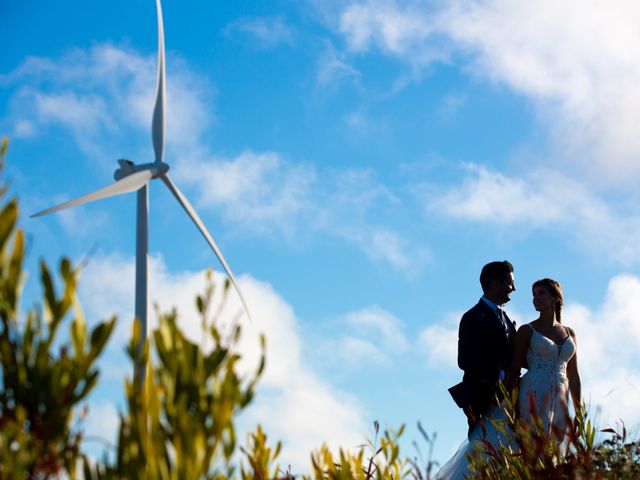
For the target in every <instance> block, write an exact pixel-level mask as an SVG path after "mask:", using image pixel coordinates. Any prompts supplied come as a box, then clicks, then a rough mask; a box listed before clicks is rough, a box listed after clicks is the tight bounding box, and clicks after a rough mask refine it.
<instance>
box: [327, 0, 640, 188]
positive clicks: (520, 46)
mask: <svg viewBox="0 0 640 480" xmlns="http://www.w3.org/2000/svg"><path fill="white" fill-rule="evenodd" d="M332 5H333V7H332V8H333V10H334V15H332V16H329V17H330V18H333V20H332V26H333V28H334V30H335V31H336V32H337V33H338V34H340V35H342V36H343V37H344V39H345V41H346V46H347V50H348V51H350V52H353V53H356V54H359V55H362V54H365V53H367V52H373V51H378V52H380V53H382V54H385V55H389V56H392V57H396V58H400V59H402V60H403V61H405V62H406V63H407V64H409V65H410V66H412V68H413V69H414V70H415V67H416V66H425V65H428V64H430V63H432V62H433V61H442V62H445V63H454V62H455V63H458V64H459V65H461V67H462V68H464V69H466V70H467V71H469V72H472V73H473V74H474V75H476V76H478V77H480V78H484V79H487V80H489V81H491V82H494V83H496V84H500V85H504V86H507V87H508V88H510V89H511V90H512V91H514V92H516V93H518V94H522V95H523V96H525V98H527V99H529V100H530V101H531V102H532V103H533V104H534V105H535V106H536V107H537V109H538V112H539V113H540V119H541V122H542V123H543V124H544V128H545V129H547V130H548V132H549V136H550V138H552V139H553V140H554V143H555V146H556V147H557V151H556V154H555V157H556V158H555V159H554V160H557V159H558V158H563V159H564V160H565V161H567V162H568V164H569V165H571V166H579V170H577V171H578V172H581V171H585V170H586V171H590V172H591V173H592V174H595V179H596V180H597V181H598V182H600V183H602V182H604V181H606V182H633V183H635V182H636V181H637V174H638V173H640V162H638V161H637V158H638V156H639V154H640V136H638V135H637V118H638V117H639V116H640V90H639V89H638V88H637V85H638V84H639V83H640V31H639V30H638V29H637V25H638V23H639V22H640V5H639V4H638V3H637V2H634V1H620V2H587V3H585V2H582V1H580V0H571V1H566V2H556V1H554V0H541V1H536V2H509V1H504V0H457V1H454V2H444V3H440V4H439V5H434V4H433V2H428V1H426V0H416V1H401V0H360V1H351V2H348V3H346V4H345V3H340V2H335V3H334V4H332Z"/></svg>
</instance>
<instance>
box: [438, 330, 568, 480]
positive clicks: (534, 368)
mask: <svg viewBox="0 0 640 480" xmlns="http://www.w3.org/2000/svg"><path fill="white" fill-rule="evenodd" d="M528 326H529V328H531V330H532V334H531V343H530V345H529V350H528V351H527V365H528V366H529V369H528V370H527V373H525V374H524V376H523V377H522V379H521V383H520V390H519V393H518V404H519V409H520V418H524V419H526V418H529V416H530V407H531V406H532V405H535V407H536V411H537V414H538V415H539V416H540V417H541V419H542V423H543V425H544V428H545V430H546V431H547V432H549V434H551V432H552V431H564V430H566V429H567V427H568V424H567V420H568V418H567V412H568V410H567V405H568V403H569V382H568V379H567V364H568V363H569V360H571V357H573V355H575V352H576V344H575V342H574V341H573V338H572V337H571V336H567V338H566V339H565V340H564V342H563V343H561V344H556V343H555V342H554V341H553V340H551V339H549V338H547V337H545V336H544V335H542V334H540V333H538V332H537V331H536V330H535V329H534V328H533V327H532V326H531V325H528ZM531 399H535V403H534V402H532V401H531ZM494 423H495V424H498V425H503V426H505V427H506V414H505V412H504V411H503V409H502V408H501V407H500V406H497V407H494V408H493V409H492V410H491V411H490V412H489V413H488V414H487V415H486V417H485V420H484V426H485V429H484V431H483V429H482V428H481V426H480V425H478V426H477V427H476V428H475V430H474V431H473V432H472V433H471V435H470V436H469V438H468V439H467V440H465V441H464V442H463V443H462V445H461V446H460V448H458V451H457V452H456V453H455V454H454V455H453V457H452V458H451V459H450V460H449V461H448V462H447V463H446V464H445V465H444V466H443V467H442V468H441V469H440V471H439V472H438V473H437V475H436V476H435V479H436V480H458V479H459V480H462V479H464V478H465V477H466V476H468V475H469V462H468V460H467V455H471V454H473V452H475V451H483V450H484V449H485V446H484V445H483V443H482V442H481V440H482V439H484V440H485V441H487V442H489V443H491V444H492V445H496V446H498V445H505V446H511V447H512V448H514V449H515V448H517V447H515V442H514V441H513V438H512V437H511V435H510V432H509V429H508V428H506V431H505V432H504V433H503V432H500V431H499V430H498V429H496V426H495V425H494Z"/></svg>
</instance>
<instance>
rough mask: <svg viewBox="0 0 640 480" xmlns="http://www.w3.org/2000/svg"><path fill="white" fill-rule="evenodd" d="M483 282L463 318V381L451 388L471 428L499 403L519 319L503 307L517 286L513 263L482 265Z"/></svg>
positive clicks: (460, 361)
mask: <svg viewBox="0 0 640 480" xmlns="http://www.w3.org/2000/svg"><path fill="white" fill-rule="evenodd" d="M480 285H481V286H482V291H483V293H484V295H483V296H482V298H481V299H480V301H479V302H478V303H477V305H475V306H474V307H473V308H471V310H469V311H468V312H467V313H465V314H464V315H463V316H462V319H461V320H460V329H459V331H458V366H459V367H460V368H461V369H462V370H463V371H464V376H463V377H462V383H459V384H458V385H455V386H453V387H451V388H450V389H449V392H450V393H451V396H452V397H453V399H454V401H455V402H456V404H457V405H458V406H459V407H460V408H462V409H463V411H464V413H465V415H466V416H467V421H468V423H469V432H468V434H469V435H471V432H472V431H473V429H474V428H475V426H476V425H477V424H478V422H479V421H480V420H481V419H482V417H483V416H484V415H485V414H486V413H487V412H488V411H489V410H490V409H491V407H492V406H494V405H495V404H496V394H499V389H498V382H499V381H504V382H506V381H507V380H505V375H506V373H507V372H508V370H509V367H510V366H511V351H512V347H513V338H514V336H515V333H516V330H515V323H514V322H512V321H511V320H509V317H508V316H507V314H506V313H505V312H504V310H503V309H502V306H503V305H504V304H505V303H507V302H508V301H509V300H510V299H511V298H510V297H511V292H513V291H515V289H516V287H515V284H514V278H513V265H511V263H509V262H508V261H506V260H505V261H502V262H491V263H488V264H487V265H485V266H484V267H483V268H482V272H481V273H480Z"/></svg>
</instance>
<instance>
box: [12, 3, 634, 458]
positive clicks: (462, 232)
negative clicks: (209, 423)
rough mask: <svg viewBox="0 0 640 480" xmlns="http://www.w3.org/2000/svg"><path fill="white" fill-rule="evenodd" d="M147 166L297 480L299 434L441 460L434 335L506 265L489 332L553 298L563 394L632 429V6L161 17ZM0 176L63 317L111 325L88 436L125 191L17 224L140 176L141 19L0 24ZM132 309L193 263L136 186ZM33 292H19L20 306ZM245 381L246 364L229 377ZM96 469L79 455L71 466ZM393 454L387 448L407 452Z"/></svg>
mask: <svg viewBox="0 0 640 480" xmlns="http://www.w3.org/2000/svg"><path fill="white" fill-rule="evenodd" d="M163 8H164V22H165V41H166V48H167V109H168V118H167V147H166V150H165V152H166V153H165V160H166V161H167V163H169V164H170V165H171V174H172V177H173V179H174V180H175V182H176V183H177V184H178V185H179V187H180V188H181V189H182V190H183V192H184V193H185V194H186V195H187V196H188V197H189V198H190V199H191V201H192V203H193V204H194V205H195V207H196V208H197V210H198V211H199V213H200V215H201V216H202V218H203V219H204V221H205V223H206V224H207V226H208V227H209V229H210V231H211V233H212V234H213V236H214V238H215V239H216V240H217V242H218V243H219V245H220V247H221V248H222V250H223V252H224V254H225V256H226V258H227V260H228V261H229V263H230V265H231V267H232V269H233V271H234V272H235V273H236V275H237V276H238V278H239V281H240V284H241V286H242V288H243V291H246V292H245V295H246V296H247V299H248V302H249V304H250V306H251V309H252V312H253V314H254V316H255V317H256V319H255V322H254V324H252V325H250V326H247V335H246V337H247V339H246V342H247V343H246V344H243V345H244V348H246V351H245V353H246V355H247V357H248V358H249V360H250V359H252V358H255V353H254V351H255V348H254V347H255V344H252V343H251V341H252V339H253V340H255V336H256V334H257V332H258V331H263V332H264V333H265V334H266V336H267V339H268V342H269V351H268V362H269V364H268V367H267V374H266V377H265V379H264V382H263V384H262V386H261V390H260V392H259V394H258V396H257V399H256V402H255V405H254V406H253V407H252V409H251V410H250V411H249V412H247V413H246V414H245V415H244V416H243V418H242V419H241V423H242V426H243V428H252V426H253V425H255V423H257V422H261V423H262V424H263V425H264V426H265V429H266V430H267V432H269V433H270V434H271V436H272V437H275V438H281V439H282V440H283V441H284V450H283V458H282V460H283V462H284V463H285V464H286V463H291V464H292V465H293V466H294V470H295V469H297V470H304V469H305V468H306V467H305V465H307V464H308V461H307V459H308V452H309V451H310V449H311V448H316V447H318V446H319V445H320V443H321V442H322V440H325V439H326V440H328V441H329V442H330V443H331V444H332V445H345V446H350V445H351V446H353V445H357V444H359V443H361V441H362V438H363V436H365V435H367V434H369V433H370V425H371V423H372V422H373V420H375V419H378V420H380V421H381V422H382V423H387V424H389V425H392V426H397V425H399V424H400V423H402V422H406V423H408V425H409V430H408V433H407V434H406V438H407V440H410V439H413V438H418V433H417V431H416V429H415V428H414V425H415V422H416V421H418V420H420V421H421V422H422V423H423V425H424V426H425V428H426V429H427V430H429V431H437V432H438V441H437V444H436V449H435V457H436V459H437V460H440V461H443V460H446V458H447V457H448V456H449V454H450V453H451V452H452V451H453V450H454V449H455V448H456V446H457V445H458V443H459V442H460V441H462V439H463V437H464V435H465V431H466V422H465V419H464V417H463V415H462V414H461V412H460V411H459V410H458V409H457V408H456V407H455V405H454V404H453V402H452V401H451V400H450V398H449V396H448V393H447V391H446V388H447V387H449V386H451V385H453V384H455V383H457V381H458V380H459V378H460V377H461V372H460V371H459V370H457V368H456V365H455V355H456V338H457V334H456V327H457V321H458V319H459V317H460V315H461V313H463V312H464V311H465V310H466V309H468V308H469V307H471V306H472V305H473V304H474V303H475V302H476V301H477V299H478V298H479V296H480V288H479V284H478V280H477V279H478V274H479V271H480V268H481V267H482V265H483V264H484V263H486V262H488V261H491V260H494V259H505V258H506V259H509V260H511V261H512V263H513V264H514V266H515V269H516V272H515V276H516V286H517V287H518V291H517V292H516V294H515V295H514V297H513V300H512V302H511V303H510V304H509V305H508V311H509V312H510V313H511V316H512V318H515V319H516V320H517V322H518V324H522V323H524V322H528V321H531V320H533V319H535V318H536V316H535V312H534V311H533V308H532V307H531V301H530V300H531V299H530V292H529V288H530V285H531V283H532V282H533V281H535V280H537V279H538V278H541V277H545V276H551V277H554V278H556V279H558V280H559V281H560V282H561V283H562V285H563V287H564V291H565V296H566V309H565V316H564V319H565V323H567V324H568V325H571V326H573V327H575V329H576V331H577V335H578V345H579V347H578V348H579V350H578V352H579V359H580V368H581V373H582V377H583V384H584V394H585V398H586V399H587V400H589V401H591V403H592V405H593V409H594V410H595V409H596V408H597V407H598V406H600V407H601V413H600V418H601V422H602V423H603V424H604V423H607V422H609V423H610V422H613V421H615V420H616V419H618V418H620V417H622V418H623V419H624V420H625V421H626V422H627V424H628V425H630V426H637V425H638V423H639V422H640V416H639V415H638V413H637V408H635V406H636V405H637V404H638V401H640V393H639V392H640V390H639V389H640V371H638V368H637V365H638V360H639V358H638V354H637V353H636V350H637V349H636V348H635V345H637V344H638V342H639V341H640V321H638V317H639V315H638V314H639V313H640V300H639V299H640V277H639V276H638V264H639V261H640V249H639V248H638V245H639V244H640V243H639V242H638V240H640V213H639V212H638V208H637V205H638V200H639V198H638V193H637V188H636V185H637V181H638V178H639V173H640V163H639V162H638V161H637V158H639V154H640V141H639V140H638V138H640V137H639V136H638V135H637V131H636V125H637V118H638V114H640V92H639V91H638V88H637V85H638V84H640V83H639V80H640V61H639V60H638V58H640V36H639V34H638V32H637V28H636V27H635V25H637V23H638V20H640V19H639V18H638V17H640V9H639V8H638V7H637V6H636V5H635V4H633V3H632V2H629V3H624V2H623V3H619V4H616V5H609V4H603V3H592V4H589V5H585V4H584V3H583V2H578V1H572V2H564V3H562V4H561V5H556V4H555V2H551V1H546V0H545V1H541V2H535V5H534V4H526V5H525V4H522V3H518V4H515V3H510V2H500V1H491V0H486V1H480V0H478V1H463V0H461V1H456V2H429V1H422V0H414V1H399V0H386V1H381V0H368V1H364V0H363V1H356V0H345V1H341V2H337V1H325V2H317V1H313V0H306V1H299V2H289V1H271V2H244V1H236V2H198V3H195V4H193V3H192V4H185V3H184V2H183V3H180V2H172V1H167V2H165V3H164V5H163ZM0 18H3V19H4V21H3V28H2V29H0V42H1V43H2V45H5V48H4V49H3V55H2V56H1V57H0V132H1V133H2V134H5V135H8V136H9V137H10V139H11V145H10V150H9V156H8V166H7V169H6V172H5V175H6V176H7V178H9V180H10V182H11V185H12V192H13V193H14V194H16V195H17V196H18V197H19V198H20V201H21V206H22V211H23V221H22V225H23V226H24V228H25V229H26V231H27V233H28V234H29V239H30V241H29V242H30V249H29V259H28V267H29V270H30V271H31V272H32V273H31V277H32V279H33V280H35V278H36V277H35V273H36V264H37V260H38V259H39V258H40V257H45V258H47V259H49V260H50V261H54V260H55V259H56V258H57V257H58V256H60V255H63V254H64V255H68V256H70V257H71V258H73V259H75V260H76V261H80V260H81V259H83V258H85V256H87V255H90V261H89V264H88V266H87V267H86V269H85V272H84V273H83V282H82V287H81V292H80V294H81V300H82V303H83V306H84V308H85V310H86V312H87V315H88V318H89V321H91V322H96V321H98V320H99V319H101V318H105V317H107V316H108V315H110V314H111V313H116V314H118V315H119V316H120V318H121V321H120V324H119V327H118V332H117V335H116V338H115V339H114V342H113V345H112V346H111V347H110V350H109V352H107V355H106V357H105V359H104V371H105V376H104V377H103V384H102V386H101V387H100V389H99V390H97V391H96V392H95V394H94V395H93V396H92V398H91V399H90V406H91V408H92V412H94V414H92V415H91V416H90V419H89V421H88V425H87V428H88V429H89V430H90V431H91V432H94V433H96V432H100V433H102V434H103V435H104V436H107V437H109V435H112V434H113V433H112V432H114V430H115V421H114V415H115V412H116V409H117V408H120V407H121V406H122V400H121V398H120V395H121V393H120V392H121V385H122V377H123V376H124V375H126V374H128V373H129V370H130V367H129V365H128V364H127V363H126V361H125V360H124V357H123V356H122V353H121V351H122V348H121V345H122V343H123V342H124V341H125V340H126V337H127V335H128V328H129V327H128V326H129V318H130V317H131V311H132V308H133V271H134V270H133V254H134V228H135V225H134V196H133V195H128V196H122V197H118V198H113V199H109V200H106V201H101V202H98V203H95V204H92V205H88V206H85V207H81V208H78V209H75V210H73V211H69V212H65V213H63V214H59V215H56V216H50V217H45V218H42V219H28V218H27V217H26V214H28V213H33V212H35V211H38V210H41V209H43V208H46V207H48V206H50V205H52V204H55V203H58V202H60V201H64V200H66V199H69V198H72V197H75V196H78V195H81V194H83V193H85V192H87V191H90V190H93V189H95V188H98V187H100V186H103V185H105V184H107V183H109V182H110V181H111V178H112V174H113V171H114V170H115V168H116V167H117V164H116V160H117V159H118V158H122V157H125V158H129V159H131V160H133V161H136V162H141V163H144V162H147V161H151V160H152V158H153V157H152V152H153V151H152V147H151V138H150V123H151V110H152V106H153V99H154V89H155V74H156V42H157V37H156V19H155V7H154V2H152V1H150V0H146V1H142V0H133V1H128V2H121V1H114V2H102V3H97V2H73V1H69V2H65V3H64V4H53V3H51V4H50V3H46V2H44V3H43V2H33V1H21V2H18V1H16V0H7V1H4V2H2V3H1V4H0ZM150 201H151V218H150V249H151V255H152V272H153V275H152V280H151V282H152V286H151V288H152V292H151V296H152V299H153V301H157V302H159V303H160V305H161V306H163V307H165V308H170V307H171V306H173V305H176V306H178V308H179V309H180V311H182V312H184V318H183V325H184V327H185V328H186V329H187V330H188V331H189V332H191V334H192V335H193V336H194V338H198V335H199V333H198V323H197V321H196V320H195V319H194V317H193V313H192V312H191V310H190V309H192V298H193V296H194V295H195V293H196V291H198V289H199V288H201V285H202V284H203V278H204V274H203V272H204V270H206V269H207V268H210V267H214V268H216V269H217V268H218V266H217V264H216V263H215V261H214V258H213V256H212V254H211V252H210V251H209V250H208V247H207V246H206V244H205V242H204V241H203V240H202V238H201V237H200V236H199V234H198V232H197V231H196V230H195V228H194V227H193V226H192V225H191V224H190V221H189V220H188V219H187V218H186V217H185V215H184V214H183V212H182V210H181V209H180V207H179V206H178V205H177V204H176V202H175V201H174V200H173V199H172V198H171V197H170V195H169V194H168V192H167V191H166V189H164V188H163V186H162V185H161V184H157V182H153V184H152V187H151V193H150ZM36 292H37V290H36V286H35V284H34V282H31V283H30V284H29V285H28V286H27V289H26V295H25V297H26V298H25V302H26V303H27V304H29V303H30V302H31V300H30V299H32V298H33V296H34V295H35V293H36ZM249 363H250V362H249ZM92 448H93V449H94V451H95V449H96V448H97V447H95V446H94V447H92ZM411 448H412V447H411V446H410V445H409V442H408V441H407V451H408V452H411V451H412V450H411Z"/></svg>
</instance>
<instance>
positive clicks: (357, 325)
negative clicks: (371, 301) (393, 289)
mask: <svg viewBox="0 0 640 480" xmlns="http://www.w3.org/2000/svg"><path fill="white" fill-rule="evenodd" d="M344 321H345V323H346V324H347V325H348V326H349V327H351V329H352V330H353V331H355V332H358V333H360V335H365V336H366V335H367V333H369V334H370V335H371V336H372V337H373V338H375V341H376V343H378V344H382V345H384V346H385V347H386V349H387V350H389V351H396V352H397V353H399V352H403V351H405V350H407V348H408V347H409V343H408V341H407V339H406V338H405V336H404V333H403V325H402V322H401V321H400V319H398V318H397V317H396V316H395V315H393V314H392V313H390V312H388V311H386V310H384V309H382V308H380V307H378V306H373V307H369V308H365V309H363V310H358V311H356V312H352V313H349V314H347V315H346V316H345V318H344Z"/></svg>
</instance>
